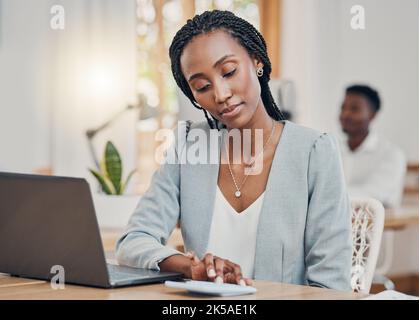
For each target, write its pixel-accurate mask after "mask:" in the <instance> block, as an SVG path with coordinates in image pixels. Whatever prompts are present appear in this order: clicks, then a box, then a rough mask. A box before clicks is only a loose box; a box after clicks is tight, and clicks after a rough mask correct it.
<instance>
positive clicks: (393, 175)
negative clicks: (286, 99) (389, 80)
mask: <svg viewBox="0 0 419 320" xmlns="http://www.w3.org/2000/svg"><path fill="white" fill-rule="evenodd" d="M380 104H381V102H380V97H379V94H378V92H377V91H376V90H374V89H373V88H371V87H369V86H365V85H353V86H350V87H348V88H347V89H346V95H345V99H344V101H343V103H342V108H341V112H340V116H339V120H340V124H341V126H342V130H343V132H344V133H345V134H346V139H345V140H344V141H343V142H342V143H341V151H342V162H343V169H344V172H345V178H346V182H347V186H348V191H349V194H350V196H352V197H356V196H362V197H372V198H375V199H377V200H379V201H380V202H381V203H382V204H383V205H384V207H392V208H394V207H398V206H400V204H401V200H402V196H403V189H404V177H405V173H406V159H405V156H404V154H403V152H402V151H401V150H400V149H399V148H398V147H397V146H395V145H394V144H392V143H390V142H389V141H387V140H385V139H384V138H383V137H381V136H379V135H377V134H376V133H375V132H374V131H373V130H372V129H371V123H372V122H373V120H374V119H375V117H376V115H377V113H378V112H379V110H380Z"/></svg>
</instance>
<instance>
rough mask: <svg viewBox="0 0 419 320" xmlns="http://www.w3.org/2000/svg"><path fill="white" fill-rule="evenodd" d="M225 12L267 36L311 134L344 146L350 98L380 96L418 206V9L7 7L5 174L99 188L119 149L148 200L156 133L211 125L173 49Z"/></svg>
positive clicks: (119, 1)
mask: <svg viewBox="0 0 419 320" xmlns="http://www.w3.org/2000/svg"><path fill="white" fill-rule="evenodd" d="M354 5H361V6H363V8H364V9H365V13H366V15H365V18H366V20H365V21H366V25H365V29H364V30H354V29H352V28H351V19H352V17H353V14H351V8H352V7H353V6H354ZM216 8H217V9H225V10H231V11H233V12H234V13H236V14H237V15H239V16H241V17H243V18H245V19H246V20H248V21H250V22H251V23H252V24H253V25H254V26H255V27H256V28H258V29H259V30H260V31H261V32H262V34H263V35H264V37H265V39H266V40H267V43H268V48H269V55H270V58H271V61H272V66H273V73H272V76H271V77H272V81H271V88H272V92H273V95H274V98H275V99H276V100H277V102H278V103H279V105H280V106H281V107H282V109H284V110H286V111H288V112H289V114H290V117H291V119H292V120H293V121H295V122H297V123H299V124H302V125H305V126H309V127H313V128H316V129H318V130H321V131H328V132H333V133H335V134H336V135H339V134H340V126H339V121H338V116H339V112H340V108H341V104H342V99H343V97H344V94H345V88H346V87H347V86H348V85H351V84H353V83H365V84H371V85H372V86H373V87H375V88H376V89H377V90H378V91H379V93H380V96H381V98H382V101H383V105H382V111H380V113H379V115H378V118H377V119H376V121H375V122H374V129H375V130H376V131H377V132H378V133H380V134H381V135H383V136H385V137H386V138H388V139H389V140H391V141H392V142H394V143H395V144H397V145H398V146H399V147H400V148H401V149H402V150H403V151H404V153H405V155H406V157H407V161H408V169H409V170H408V175H407V179H406V187H405V194H406V195H409V197H411V196H412V195H413V197H418V196H419V191H418V190H419V178H418V171H419V143H418V138H419V125H418V119H419V107H418V101H419V90H418V89H419V63H418V58H417V57H419V40H418V39H419V19H418V15H419V1H417V0H404V1H396V0H357V1H352V0H222V1H221V0H219V1H218V0H37V1H28V0H0V150H1V151H0V171H10V172H23V173H41V174H54V175H64V176H77V177H84V178H86V179H87V180H88V181H89V182H90V183H91V184H92V188H97V184H96V181H95V180H94V178H93V177H92V176H91V175H90V173H89V172H88V170H87V168H89V167H94V166H95V158H96V159H99V160H100V158H101V156H102V153H103V149H104V146H105V143H106V141H108V140H111V141H112V142H113V143H114V144H115V145H116V147H117V148H118V150H119V151H120V154H121V157H122V161H123V164H124V169H125V168H126V170H127V171H129V170H130V169H133V168H135V169H137V173H136V174H135V176H134V177H133V180H132V182H131V183H130V185H129V186H128V190H127V193H131V194H136V195H141V194H142V193H143V192H144V191H145V190H146V189H147V187H148V185H149V182H150V178H151V175H152V173H153V171H154V170H155V169H156V168H157V165H156V163H155V161H154V151H155V148H156V147H157V144H156V141H155V139H154V134H155V132H156V131H157V130H158V129H161V128H173V126H174V125H176V123H177V121H178V120H185V119H192V120H200V121H201V120H205V118H204V117H203V114H202V113H201V112H199V111H197V110H196V109H194V107H193V106H192V105H191V104H190V102H189V101H188V100H187V99H186V98H185V97H184V96H183V94H182V93H181V92H180V91H179V90H178V89H177V87H176V84H175V82H174V80H173V79H172V75H171V70H170V61H169V57H168V47H169V45H170V42H171V39H172V38H173V36H174V34H175V32H176V31H177V30H178V29H179V28H180V27H181V26H182V25H183V24H184V23H185V22H186V20H187V19H188V18H191V17H193V16H194V15H195V14H197V13H201V12H203V11H205V10H210V9H216ZM60 18H61V20H60ZM87 133H90V134H87ZM127 171H125V172H127ZM418 233H419V232H418V229H417V228H415V227H406V228H403V230H400V231H399V232H397V233H396V237H395V250H394V256H393V257H392V264H391V267H390V269H389V270H387V273H388V275H389V276H390V277H391V278H392V279H393V280H394V281H395V282H396V285H397V286H398V289H399V290H401V291H405V292H408V293H412V294H415V293H416V294H419V250H417V249H416V247H417V246H419V235H418ZM413 244H414V245H413Z"/></svg>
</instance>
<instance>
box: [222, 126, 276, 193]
mask: <svg viewBox="0 0 419 320" xmlns="http://www.w3.org/2000/svg"><path fill="white" fill-rule="evenodd" d="M274 132H275V121H274V120H273V119H272V128H271V133H270V135H269V138H268V140H266V142H265V144H264V146H263V148H262V151H261V152H259V154H258V155H257V156H256V157H254V158H253V160H252V161H251V162H250V164H249V166H251V168H250V170H249V172H248V174H246V176H245V177H244V178H243V181H242V183H241V184H240V187H239V186H238V185H237V182H236V178H235V177H234V174H233V171H232V170H231V166H230V160H229V156H228V150H227V144H226V143H225V149H226V155H227V164H228V170H229V171H230V175H231V178H232V179H233V183H234V186H235V188H236V192H234V196H235V197H236V198H240V197H241V195H242V193H241V191H240V190H241V189H242V188H243V185H244V183H245V182H246V180H247V178H248V177H249V175H250V173H251V171H252V170H253V168H254V164H255V162H256V159H257V158H258V157H259V156H260V155H261V154H263V152H264V151H265V148H266V146H267V145H268V143H269V141H270V140H271V138H272V136H273V133H274Z"/></svg>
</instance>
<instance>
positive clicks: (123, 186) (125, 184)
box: [121, 169, 137, 194]
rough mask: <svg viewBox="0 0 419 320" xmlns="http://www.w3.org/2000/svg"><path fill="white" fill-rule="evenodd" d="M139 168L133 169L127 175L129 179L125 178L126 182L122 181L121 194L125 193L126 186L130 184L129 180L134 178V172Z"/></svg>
mask: <svg viewBox="0 0 419 320" xmlns="http://www.w3.org/2000/svg"><path fill="white" fill-rule="evenodd" d="M136 171H137V170H135V169H134V170H132V171H131V172H130V173H129V175H128V176H127V179H126V180H125V182H124V183H122V186H121V194H123V193H124V192H125V188H126V186H127V185H128V183H129V181H130V180H131V178H132V176H133V175H134V173H135V172H136Z"/></svg>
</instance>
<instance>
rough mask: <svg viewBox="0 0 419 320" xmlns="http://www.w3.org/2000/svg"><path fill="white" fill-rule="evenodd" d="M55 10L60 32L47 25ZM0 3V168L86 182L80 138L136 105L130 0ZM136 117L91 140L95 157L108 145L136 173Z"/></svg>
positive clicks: (85, 156) (126, 118)
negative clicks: (44, 171)
mask: <svg viewBox="0 0 419 320" xmlns="http://www.w3.org/2000/svg"><path fill="white" fill-rule="evenodd" d="M56 4H59V5H62V6H63V7H64V9H65V29H64V30H52V29H51V27H50V20H51V18H52V15H51V13H50V9H51V7H52V5H56ZM0 5H1V8H0V21H1V24H0V70H1V72H0V108H1V110H0V114H1V116H0V149H1V150H2V151H1V152H0V155H1V156H0V170H3V171H18V172H33V170H34V169H36V168H39V167H50V166H52V167H53V169H54V173H55V174H58V175H71V176H85V177H87V178H89V180H91V181H92V179H91V177H90V174H89V173H88V171H87V167H91V166H93V163H92V160H91V157H90V154H89V151H88V148H87V141H86V138H85V135H84V132H85V131H86V130H87V129H89V128H95V127H97V126H98V125H100V124H102V123H103V122H104V121H106V120H107V119H109V118H110V117H111V116H113V115H114V114H115V113H117V112H118V111H119V110H121V109H123V108H124V107H125V106H126V105H127V104H129V103H134V102H135V84H136V81H135V80H136V70H137V69H136V62H137V60H136V37H135V30H136V29H135V26H136V25H135V23H136V21H135V14H136V10H135V9H136V2H135V0H123V1H113V0H89V1H85V0H55V1H54V0H37V1H27V0H0ZM95 74H96V75H95ZM95 77H96V78H98V79H96V80H95V79H94V78H95ZM104 79H105V82H103V80H104ZM95 81H96V83H95ZM97 82H99V83H97ZM136 117H137V115H136V114H135V112H130V113H127V114H125V115H123V116H122V117H121V118H119V119H118V120H117V121H116V122H115V124H114V125H112V126H111V127H110V128H109V129H107V130H104V131H103V132H101V133H99V134H98V135H97V137H96V138H95V146H96V148H97V153H98V155H99V156H100V155H101V153H102V149H103V147H104V143H105V141H106V140H108V139H110V140H112V141H113V142H114V143H115V144H116V145H117V147H118V148H119V149H120V151H121V153H122V156H123V161H124V164H125V165H126V168H127V170H128V169H131V168H134V166H135V160H136V159H135V158H136V154H135V150H136V128H135V122H136Z"/></svg>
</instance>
